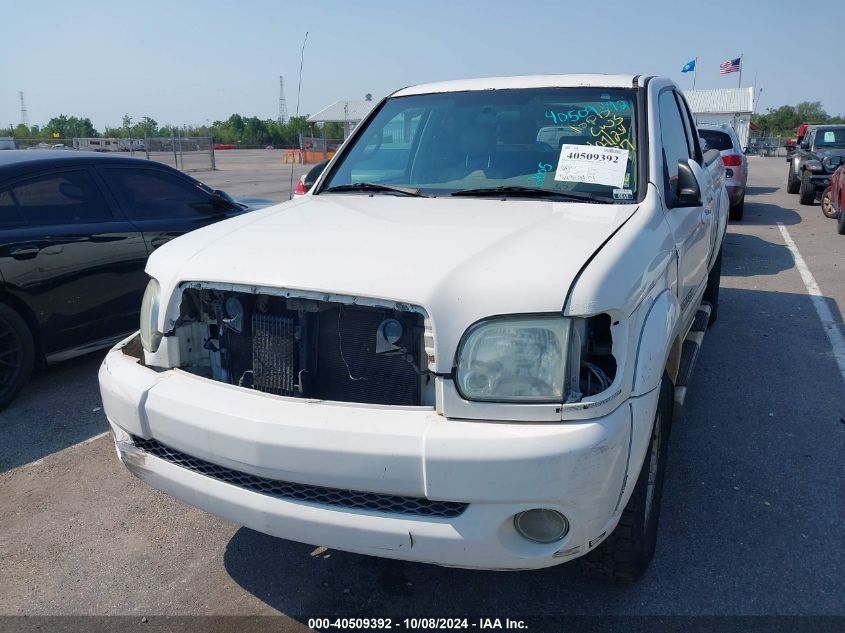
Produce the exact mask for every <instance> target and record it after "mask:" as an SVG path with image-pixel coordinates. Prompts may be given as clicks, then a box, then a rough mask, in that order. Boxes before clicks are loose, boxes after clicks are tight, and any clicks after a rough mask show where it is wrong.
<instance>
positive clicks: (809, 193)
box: [798, 170, 816, 205]
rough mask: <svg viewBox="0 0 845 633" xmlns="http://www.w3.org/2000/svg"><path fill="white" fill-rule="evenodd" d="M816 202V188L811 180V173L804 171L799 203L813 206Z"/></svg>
mask: <svg viewBox="0 0 845 633" xmlns="http://www.w3.org/2000/svg"><path fill="white" fill-rule="evenodd" d="M815 201H816V186H815V185H814V184H813V181H812V180H810V172H808V171H807V170H804V173H803V174H801V188H800V189H799V190H798V202H800V203H801V204H807V205H809V204H813V203H814V202H815Z"/></svg>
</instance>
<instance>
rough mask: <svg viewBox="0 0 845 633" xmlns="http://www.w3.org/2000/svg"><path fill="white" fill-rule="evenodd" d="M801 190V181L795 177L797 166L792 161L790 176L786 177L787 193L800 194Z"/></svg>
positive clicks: (790, 163)
mask: <svg viewBox="0 0 845 633" xmlns="http://www.w3.org/2000/svg"><path fill="white" fill-rule="evenodd" d="M800 188H801V180H799V178H798V176H796V175H795V165H793V164H792V161H790V162H789V175H788V176H787V177H786V192H787V193H798V190H799V189H800Z"/></svg>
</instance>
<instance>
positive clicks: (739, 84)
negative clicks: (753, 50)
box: [736, 53, 743, 88]
mask: <svg viewBox="0 0 845 633" xmlns="http://www.w3.org/2000/svg"><path fill="white" fill-rule="evenodd" d="M742 56H743V53H740V54H739V83H737V85H736V87H737V88H742Z"/></svg>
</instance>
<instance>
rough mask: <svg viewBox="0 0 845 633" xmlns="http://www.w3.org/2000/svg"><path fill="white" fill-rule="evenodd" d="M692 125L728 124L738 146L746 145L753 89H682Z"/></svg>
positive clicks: (752, 102) (752, 110)
mask: <svg viewBox="0 0 845 633" xmlns="http://www.w3.org/2000/svg"><path fill="white" fill-rule="evenodd" d="M684 96H685V97H686V98H687V102H688V103H689V106H690V109H691V110H692V114H693V117H694V118H695V123H696V125H697V124H699V123H711V124H715V125H721V124H727V125H730V126H731V127H732V128H733V129H734V130H736V134H737V136H738V137H739V142H740V145H741V146H742V147H746V146H747V145H748V134H749V131H750V128H751V113H752V112H754V88H752V87H751V86H749V87H747V88H719V89H717V90H685V91H684Z"/></svg>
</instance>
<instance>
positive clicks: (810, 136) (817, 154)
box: [786, 125, 845, 204]
mask: <svg viewBox="0 0 845 633" xmlns="http://www.w3.org/2000/svg"><path fill="white" fill-rule="evenodd" d="M843 162H845V125H810V126H808V127H807V130H806V133H805V135H804V137H803V140H802V141H801V144H800V145H799V146H798V149H797V150H796V152H795V153H794V154H793V155H792V158H790V159H789V174H788V175H787V177H786V190H787V191H788V192H789V193H797V194H799V199H798V201H799V202H800V203H801V204H813V202H815V200H816V193H817V192H820V191H823V190H824V189H825V188H826V187H827V186H828V185H829V184H830V177H831V175H832V174H833V172H834V171H836V168H837V167H839V165H841V164H842V163H843Z"/></svg>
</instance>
